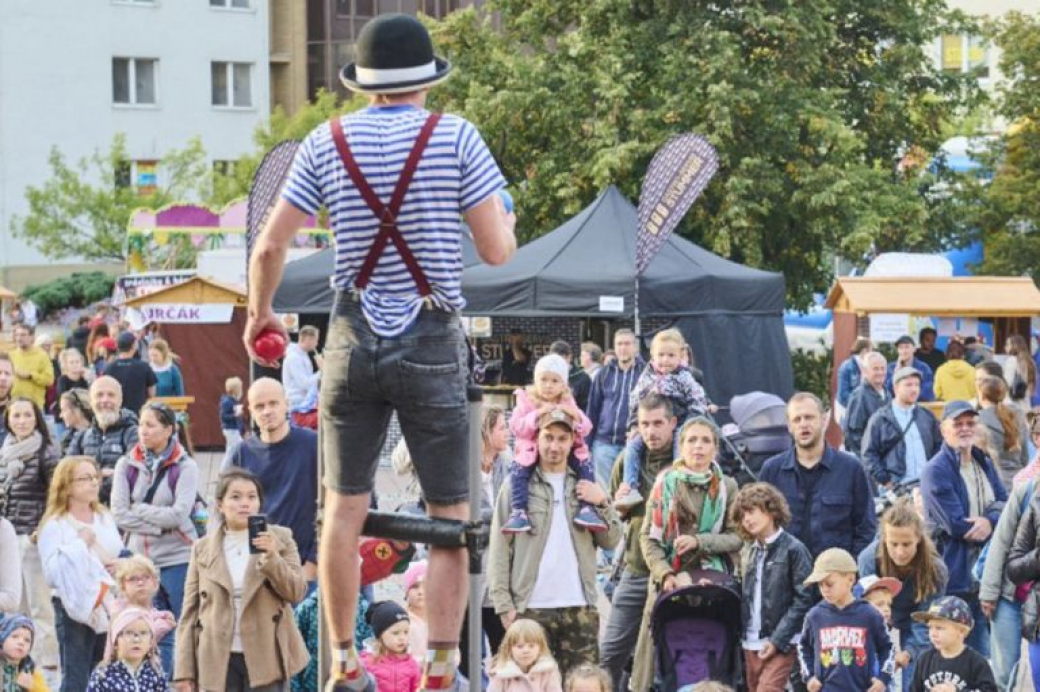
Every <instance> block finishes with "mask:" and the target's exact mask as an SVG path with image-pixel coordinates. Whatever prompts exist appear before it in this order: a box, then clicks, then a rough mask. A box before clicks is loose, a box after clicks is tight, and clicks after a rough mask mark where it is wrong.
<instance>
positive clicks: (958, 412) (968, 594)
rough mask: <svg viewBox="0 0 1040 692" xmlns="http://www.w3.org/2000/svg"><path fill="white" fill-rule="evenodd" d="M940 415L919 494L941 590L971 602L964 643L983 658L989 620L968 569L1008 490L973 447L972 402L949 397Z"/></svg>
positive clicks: (982, 455)
mask: <svg viewBox="0 0 1040 692" xmlns="http://www.w3.org/2000/svg"><path fill="white" fill-rule="evenodd" d="M942 418H943V422H942V436H943V445H942V448H941V449H940V450H939V453H938V454H936V455H935V456H934V457H932V459H930V460H929V461H928V463H927V464H926V465H925V470H924V474H923V475H922V476H921V498H922V500H923V501H924V508H925V516H926V518H927V520H928V523H929V525H931V526H932V527H933V533H934V535H935V537H936V547H937V548H938V549H939V552H940V553H942V556H943V561H944V562H945V563H946V567H947V569H948V570H949V572H950V581H949V583H948V584H947V587H946V593H947V595H950V596H958V597H960V598H962V599H964V601H965V602H966V603H968V605H969V606H971V612H972V617H973V618H974V619H975V626H974V628H972V631H971V634H969V635H968V640H967V643H968V646H970V647H971V648H973V649H975V650H976V651H978V652H979V653H980V654H982V655H983V656H986V657H988V656H989V650H990V649H989V620H988V619H987V618H986V616H985V615H984V614H983V612H982V607H981V606H980V604H979V585H978V583H977V582H976V581H975V580H974V578H973V577H972V575H971V568H972V566H973V565H974V564H975V561H976V560H977V559H978V555H979V552H980V551H981V549H982V546H983V545H984V544H985V542H986V541H987V540H989V537H990V535H991V534H992V533H993V527H995V526H996V525H997V520H998V519H999V518H1000V512H1001V510H1002V509H1003V508H1004V503H1005V502H1006V501H1007V491H1006V490H1005V489H1004V486H1003V485H1002V484H1001V482H1000V476H998V475H997V471H996V469H995V468H994V466H993V462H992V461H990V460H989V458H988V457H987V456H986V454H985V452H983V451H982V450H981V449H979V448H978V447H976V446H975V424H976V421H977V419H978V413H977V412H976V411H975V409H973V408H972V407H971V404H969V403H968V402H967V401H951V402H949V403H948V404H946V407H945V408H944V409H943V416H942Z"/></svg>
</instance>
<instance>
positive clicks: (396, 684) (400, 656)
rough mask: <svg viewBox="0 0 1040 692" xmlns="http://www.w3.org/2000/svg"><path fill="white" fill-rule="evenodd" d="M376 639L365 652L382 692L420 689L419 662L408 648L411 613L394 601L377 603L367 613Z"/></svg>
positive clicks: (366, 665)
mask: <svg viewBox="0 0 1040 692" xmlns="http://www.w3.org/2000/svg"><path fill="white" fill-rule="evenodd" d="M366 618H367V619H368V624H369V625H370V626H371V627H372V633H373V634H374V635H375V641H374V642H373V643H372V645H371V648H372V650H370V651H365V652H364V653H362V654H361V662H362V663H363V664H364V666H365V670H367V671H368V672H369V673H371V674H372V676H373V677H374V678H375V679H376V689H377V690H379V692H416V690H418V689H419V682H420V680H421V678H422V671H421V670H420V668H419V664H418V662H416V660H415V659H414V658H412V655H411V654H410V653H409V652H408V626H409V622H408V613H406V612H405V610H404V608H402V607H401V606H399V605H397V604H396V603H394V602H393V601H379V602H378V603H373V604H372V605H371V606H370V607H369V609H368V613H367V614H366Z"/></svg>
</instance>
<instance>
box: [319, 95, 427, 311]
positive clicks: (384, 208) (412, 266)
mask: <svg viewBox="0 0 1040 692" xmlns="http://www.w3.org/2000/svg"><path fill="white" fill-rule="evenodd" d="M440 119H441V116H440V114H439V113H431V114H430V117H428V118H427V119H426V123H425V124H424V125H423V127H422V130H421V131H420V132H419V137H418V139H416V140H415V144H414V145H413V146H412V151H411V152H410V153H409V154H408V159H407V160H406V161H405V164H404V169H403V170H402V171H401V177H400V178H398V179H397V185H396V186H395V187H394V193H393V196H392V197H391V198H390V204H388V205H384V204H383V203H382V202H381V201H380V200H379V197H378V196H376V193H375V191H374V190H372V186H370V185H369V184H368V181H367V180H365V176H364V174H363V173H362V172H361V169H360V168H359V167H358V165H357V161H355V160H354V155H353V154H351V152H350V146H349V145H348V144H347V138H346V136H345V135H344V134H343V125H342V124H341V123H340V120H339V118H338V117H337V118H333V119H332V120H331V121H329V127H330V128H331V130H332V141H333V142H335V143H336V149H338V150H339V157H340V159H342V160H343V165H344V166H345V167H346V169H347V173H349V174H350V179H351V180H353V181H354V186H355V187H357V189H358V192H360V193H361V197H362V199H364V200H365V204H367V205H368V208H369V209H371V210H372V213H373V214H375V216H376V218H377V219H379V235H377V236H376V239H375V242H374V243H372V247H371V248H370V249H369V251H368V255H367V256H366V257H365V262H364V264H362V265H361V271H359V272H358V275H357V279H355V280H354V285H355V286H356V287H357V288H361V289H363V288H365V286H367V285H368V281H369V279H370V278H372V272H373V271H374V270H375V268H376V264H377V263H378V262H379V258H380V257H382V256H383V251H384V250H385V249H386V245H387V243H389V242H393V244H394V246H395V247H396V248H397V252H398V254H400V255H401V260H402V261H404V264H405V266H406V267H408V272H409V273H410V274H411V275H412V279H413V280H414V281H415V285H416V287H418V289H419V295H421V296H423V297H426V296H428V295H430V293H432V291H431V290H430V282H429V281H427V280H426V274H425V273H423V270H422V267H420V266H419V262H418V260H416V259H415V255H413V254H412V251H411V249H409V247H408V244H407V243H405V241H404V236H402V235H401V230H400V229H399V228H398V227H397V215H398V214H399V213H400V212H401V205H402V204H403V203H404V197H405V195H406V194H408V187H409V186H410V185H411V184H412V177H413V176H414V175H415V171H416V169H417V168H418V167H419V159H421V158H422V155H423V152H424V151H425V150H426V145H427V144H428V143H429V141H430V136H431V135H432V134H433V130H434V128H436V127H437V123H438V121H440Z"/></svg>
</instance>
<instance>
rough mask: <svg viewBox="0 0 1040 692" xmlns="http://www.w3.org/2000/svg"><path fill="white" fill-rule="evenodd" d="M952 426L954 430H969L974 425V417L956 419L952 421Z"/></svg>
mask: <svg viewBox="0 0 1040 692" xmlns="http://www.w3.org/2000/svg"><path fill="white" fill-rule="evenodd" d="M953 427H954V428H955V429H956V430H971V429H972V428H974V427H975V419H974V418H972V419H971V420H961V421H956V420H955V421H954V422H953Z"/></svg>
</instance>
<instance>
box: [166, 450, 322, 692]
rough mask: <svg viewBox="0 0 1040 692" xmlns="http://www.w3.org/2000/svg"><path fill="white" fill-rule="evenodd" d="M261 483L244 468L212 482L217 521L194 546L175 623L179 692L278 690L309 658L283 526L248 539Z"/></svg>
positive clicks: (291, 549)
mask: <svg viewBox="0 0 1040 692" xmlns="http://www.w3.org/2000/svg"><path fill="white" fill-rule="evenodd" d="M262 504H263V489H262V488H261V487H260V482H259V481H258V480H257V479H256V477H255V476H253V474H251V473H249V472H248V471H245V470H243V469H232V470H230V471H228V472H226V473H224V474H223V475H222V476H221V478H220V483H219V485H218V487H217V510H218V512H219V514H220V522H221V527H220V528H219V529H218V530H216V531H211V532H210V533H208V534H207V535H206V537H205V538H203V539H202V540H200V541H199V542H198V543H196V544H195V547H194V550H193V551H192V554H191V564H190V566H189V568H188V580H187V583H186V584H185V587H184V610H183V612H182V614H181V620H180V622H179V623H178V625H177V646H176V652H177V653H176V655H177V662H176V665H175V667H174V676H173V679H174V681H175V683H174V685H175V688H176V689H177V690H178V692H194V691H195V690H199V691H200V692H225V691H226V692H283V691H284V690H288V689H289V681H290V679H291V678H292V676H293V675H295V674H296V673H298V672H299V671H301V670H303V668H304V667H305V666H306V665H307V661H308V660H309V656H308V654H307V651H306V648H305V646H304V642H303V637H301V636H300V633H299V630H297V628H296V623H295V621H294V619H293V613H292V604H293V603H295V602H297V601H300V600H301V599H302V598H303V597H304V595H305V593H306V591H307V582H306V580H305V579H304V577H303V571H302V569H301V567H300V554H299V552H298V551H297V549H296V544H295V543H294V542H293V539H292V533H291V532H290V531H289V529H286V528H283V527H281V526H269V527H268V530H267V531H265V532H262V533H260V534H259V535H258V536H257V537H256V538H254V539H253V541H252V545H253V547H254V548H256V549H258V550H259V551H260V552H258V553H255V554H250V552H249V538H248V529H247V526H248V519H249V517H250V516H251V515H255V514H258V513H259V512H260V507H261V505H262Z"/></svg>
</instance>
